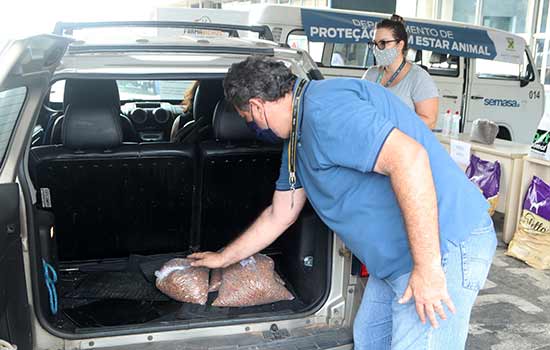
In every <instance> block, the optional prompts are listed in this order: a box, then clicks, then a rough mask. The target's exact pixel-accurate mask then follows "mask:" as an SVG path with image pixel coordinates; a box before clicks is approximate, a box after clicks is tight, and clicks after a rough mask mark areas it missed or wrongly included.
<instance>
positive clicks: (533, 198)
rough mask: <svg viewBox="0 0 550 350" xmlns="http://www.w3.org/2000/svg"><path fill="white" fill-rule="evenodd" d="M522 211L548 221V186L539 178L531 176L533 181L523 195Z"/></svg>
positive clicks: (549, 216)
mask: <svg viewBox="0 0 550 350" xmlns="http://www.w3.org/2000/svg"><path fill="white" fill-rule="evenodd" d="M523 209H525V210H528V211H530V212H531V213H533V214H537V215H538V216H540V217H542V218H544V219H546V220H550V186H548V184H547V183H546V182H544V181H542V179H541V178H539V177H536V176H533V181H531V185H529V188H528V189H527V193H526V194H525V200H524V201H523Z"/></svg>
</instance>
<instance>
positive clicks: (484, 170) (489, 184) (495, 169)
mask: <svg viewBox="0 0 550 350" xmlns="http://www.w3.org/2000/svg"><path fill="white" fill-rule="evenodd" d="M466 176H468V179H470V181H472V182H473V183H475V184H476V185H477V187H479V189H480V191H481V192H482V193H483V196H484V197H485V199H487V202H489V214H490V215H493V214H494V213H495V209H496V207H497V204H498V193H499V190H500V163H499V162H498V161H494V162H490V161H488V160H483V159H481V158H479V157H476V156H475V155H473V154H472V155H471V156H470V164H469V165H468V168H466Z"/></svg>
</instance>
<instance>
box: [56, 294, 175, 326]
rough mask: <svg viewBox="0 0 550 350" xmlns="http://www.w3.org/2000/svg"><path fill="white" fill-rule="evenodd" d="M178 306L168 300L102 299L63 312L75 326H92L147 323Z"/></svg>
mask: <svg viewBox="0 0 550 350" xmlns="http://www.w3.org/2000/svg"><path fill="white" fill-rule="evenodd" d="M178 308H179V305H178V304H177V303H174V302H170V301H168V302H154V301H139V300H124V299H103V300H97V301H93V302H91V303H88V304H86V305H81V306H78V307H75V308H71V309H65V310H63V313H64V314H65V315H66V316H67V317H68V318H69V320H70V321H72V322H73V323H74V324H75V325H76V326H77V327H79V328H93V327H110V326H120V325H122V324H124V325H126V324H128V325H130V324H141V323H147V322H149V321H152V320H155V319H158V318H160V317H161V316H162V315H163V314H165V313H167V312H174V311H175V310H177V309H178Z"/></svg>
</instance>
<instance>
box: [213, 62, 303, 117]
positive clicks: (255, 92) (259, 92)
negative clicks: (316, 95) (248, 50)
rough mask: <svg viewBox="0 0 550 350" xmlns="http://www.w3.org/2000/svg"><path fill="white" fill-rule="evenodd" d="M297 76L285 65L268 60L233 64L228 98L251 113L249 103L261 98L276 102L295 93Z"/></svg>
mask: <svg viewBox="0 0 550 350" xmlns="http://www.w3.org/2000/svg"><path fill="white" fill-rule="evenodd" d="M295 80H296V76H295V75H294V74H292V71H291V70H290V69H289V68H288V67H287V66H285V64H284V63H282V62H279V61H276V60H274V59H273V58H270V57H265V56H250V57H248V58H247V59H246V60H244V61H242V62H239V63H233V64H232V65H231V68H229V71H228V72H227V75H226V76H225V79H224V80H223V89H224V92H225V98H226V100H227V101H228V102H230V103H232V104H233V105H234V106H235V107H237V108H238V109H240V110H244V111H248V106H249V104H248V101H250V99H251V98H254V97H257V98H261V99H262V100H264V101H275V100H278V99H279V98H281V97H283V96H284V95H286V94H287V93H288V92H289V91H291V90H292V88H293V86H294V82H295Z"/></svg>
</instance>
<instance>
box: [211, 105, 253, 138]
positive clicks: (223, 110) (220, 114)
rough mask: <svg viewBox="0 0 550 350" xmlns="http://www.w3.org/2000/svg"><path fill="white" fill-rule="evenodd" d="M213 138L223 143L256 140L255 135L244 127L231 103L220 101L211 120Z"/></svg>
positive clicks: (243, 122) (244, 122)
mask: <svg viewBox="0 0 550 350" xmlns="http://www.w3.org/2000/svg"><path fill="white" fill-rule="evenodd" d="M212 129H213V130H214V137H215V138H216V139H219V140H223V141H238V140H256V134H255V133H254V132H253V131H252V130H250V128H249V127H248V126H247V125H246V121H245V120H244V118H241V116H239V113H237V111H236V110H235V108H234V107H233V105H231V103H228V102H227V101H226V100H225V99H221V100H220V101H219V102H218V104H217V105H216V109H215V111H214V118H213V120H212Z"/></svg>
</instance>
